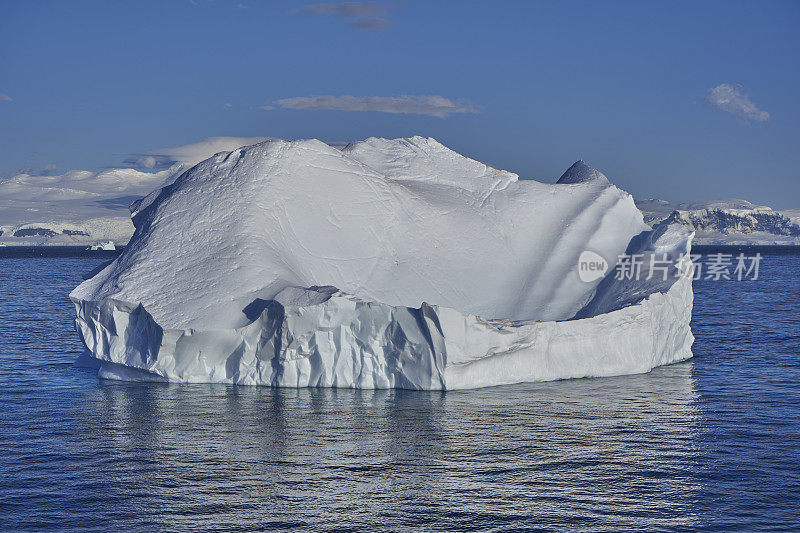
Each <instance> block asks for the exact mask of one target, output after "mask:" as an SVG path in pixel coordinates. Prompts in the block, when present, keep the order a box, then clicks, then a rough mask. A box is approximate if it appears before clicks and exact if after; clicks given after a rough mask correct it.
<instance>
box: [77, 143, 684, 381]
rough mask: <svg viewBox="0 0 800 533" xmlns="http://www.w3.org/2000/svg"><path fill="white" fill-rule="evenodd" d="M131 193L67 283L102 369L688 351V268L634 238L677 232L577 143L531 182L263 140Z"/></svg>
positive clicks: (434, 157)
mask: <svg viewBox="0 0 800 533" xmlns="http://www.w3.org/2000/svg"><path fill="white" fill-rule="evenodd" d="M131 210H132V218H133V222H134V225H135V226H136V231H135V233H134V235H133V238H132V239H131V241H130V243H129V244H128V246H127V247H126V248H125V251H124V252H123V253H122V254H121V255H120V256H119V257H118V258H117V259H116V260H115V261H114V262H112V263H111V264H109V265H108V266H107V267H106V268H105V269H103V270H102V271H101V272H99V273H98V274H97V275H95V276H94V277H93V278H91V279H89V280H87V281H85V282H84V283H82V284H81V285H80V286H78V287H77V288H76V289H75V290H74V291H73V292H72V294H71V295H70V296H71V299H72V301H73V302H74V303H75V307H76V310H77V315H78V317H77V320H76V323H77V328H78V331H79V333H80V335H81V337H82V339H83V341H84V343H85V344H86V346H87V347H88V348H89V350H90V352H91V354H92V356H93V357H94V358H96V359H98V360H99V361H100V363H101V364H100V371H99V374H100V376H101V377H106V378H117V379H125V380H164V381H176V382H213V383H234V384H248V385H273V386H287V387H317V386H330V387H351V388H391V387H397V388H409V389H465V388H473V387H483V386H489V385H500V384H507V383H518V382H524V381H543V380H554V379H562V378H576V377H584V376H611V375H619V374H632V373H638V372H647V371H649V370H650V369H652V368H653V367H655V366H658V365H663V364H667V363H671V362H674V361H680V360H683V359H686V358H689V357H691V351H690V349H691V344H692V341H693V336H692V333H691V330H690V328H689V320H690V318H691V308H692V287H691V275H690V269H688V268H687V269H682V270H676V269H674V267H671V268H672V271H671V272H670V275H669V276H667V279H664V276H662V275H661V274H660V273H659V274H657V275H654V276H649V275H648V267H649V265H650V261H649V260H648V258H649V257H650V256H653V255H654V254H656V255H658V259H659V262H660V261H662V260H663V254H667V256H668V257H669V258H671V259H673V260H677V258H678V257H679V256H680V255H681V254H684V253H686V252H687V251H688V249H689V246H690V242H691V238H692V234H691V233H690V232H689V231H688V230H686V229H685V228H684V227H683V226H681V225H679V224H661V225H658V226H656V227H655V228H653V229H651V228H650V227H649V226H647V225H646V224H645V223H644V222H643V219H642V214H641V212H640V211H639V210H638V209H637V208H636V206H635V205H634V202H633V198H632V197H631V196H630V195H629V194H628V193H626V192H624V191H621V190H620V189H618V188H616V187H615V186H613V185H611V183H609V181H608V180H607V179H606V177H605V176H604V175H603V174H601V173H600V172H598V171H597V170H595V169H592V168H590V167H589V166H587V165H586V164H584V163H583V162H578V163H576V164H575V165H573V166H572V167H571V168H570V169H569V170H568V171H567V172H566V173H565V174H564V176H562V178H561V179H560V180H559V181H558V183H555V184H552V183H551V184H546V183H540V182H537V181H533V180H520V179H518V176H517V175H516V174H513V173H511V172H506V171H503V170H497V169H494V168H492V167H489V166H487V165H484V164H482V163H480V162H478V161H474V160H472V159H469V158H467V157H464V156H462V155H460V154H458V153H456V152H454V151H452V150H450V149H448V148H446V147H445V146H443V145H441V144H440V143H438V142H436V141H435V140H433V139H426V138H422V137H414V138H410V139H396V140H387V139H376V138H370V139H367V140H365V141H360V142H355V143H352V144H350V145H348V146H346V147H345V148H342V149H340V148H336V147H332V146H329V145H327V144H325V143H323V142H321V141H318V140H299V141H281V140H276V141H267V142H264V143H261V144H256V145H253V146H249V147H245V148H241V149H238V150H234V151H232V152H223V153H219V154H217V155H215V156H213V157H211V158H210V159H207V160H206V161H203V162H202V163H200V164H198V165H197V166H195V167H193V168H191V169H189V170H188V171H186V172H185V173H184V174H182V175H181V176H179V177H178V178H177V179H176V180H175V181H174V182H173V183H172V184H170V185H167V186H165V187H163V188H161V189H159V190H156V191H154V192H152V193H151V194H150V195H149V196H147V197H146V198H144V199H143V200H141V201H139V202H137V203H134V204H133V205H132V206H131ZM585 251H590V252H592V253H593V254H597V256H600V257H601V258H603V259H604V260H605V261H607V262H608V265H611V266H613V265H615V264H616V263H617V261H618V257H619V256H620V254H624V253H629V254H631V253H640V254H643V256H642V260H641V265H642V272H641V275H639V276H638V277H631V279H627V277H625V278H624V279H621V280H617V279H616V277H618V276H615V272H614V269H613V268H611V269H609V271H608V273H607V274H606V275H605V276H602V275H601V276H599V277H598V278H597V279H593V280H591V281H582V280H581V277H580V276H579V274H578V258H579V257H580V255H581V254H582V253H583V252H585ZM597 256H595V255H593V257H597ZM676 272H678V273H677V274H676V275H672V274H675V273H676ZM680 272H685V273H682V274H681V273H680ZM648 277H649V278H650V279H647V278H648Z"/></svg>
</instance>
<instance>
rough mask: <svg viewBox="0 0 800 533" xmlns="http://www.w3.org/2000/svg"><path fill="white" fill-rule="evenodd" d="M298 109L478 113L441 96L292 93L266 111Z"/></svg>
mask: <svg viewBox="0 0 800 533" xmlns="http://www.w3.org/2000/svg"><path fill="white" fill-rule="evenodd" d="M275 106H277V107H281V108H283V109H302V110H306V111H319V110H333V111H377V112H380V113H402V114H412V115H429V116H432V117H440V118H442V117H446V116H448V115H451V114H453V113H478V112H479V110H478V108H477V107H476V106H475V105H474V104H471V103H469V102H465V101H454V100H450V99H449V98H445V97H443V96H435V95H430V96H408V95H403V96H331V95H325V96H309V97H306V96H295V97H293V98H284V99H282V100H276V101H275V102H273V105H272V106H263V107H262V109H265V110H270V109H274V107H275Z"/></svg>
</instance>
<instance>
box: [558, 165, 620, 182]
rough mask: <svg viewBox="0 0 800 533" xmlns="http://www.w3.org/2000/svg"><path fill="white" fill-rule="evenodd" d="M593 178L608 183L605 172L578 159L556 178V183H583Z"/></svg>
mask: <svg viewBox="0 0 800 533" xmlns="http://www.w3.org/2000/svg"><path fill="white" fill-rule="evenodd" d="M595 180H596V181H600V182H603V183H608V178H607V177H606V175H605V174H603V173H602V172H600V171H599V170H597V169H596V168H592V167H590V166H589V165H587V164H586V163H584V162H583V160H578V161H576V162H575V163H574V164H573V165H572V166H571V167H569V168H568V169H567V171H566V172H564V173H563V174H562V175H561V177H560V178H558V181H557V182H556V183H584V182H587V181H595Z"/></svg>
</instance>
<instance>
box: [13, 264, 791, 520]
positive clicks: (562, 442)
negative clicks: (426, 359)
mask: <svg viewBox="0 0 800 533" xmlns="http://www.w3.org/2000/svg"><path fill="white" fill-rule="evenodd" d="M39 254H41V252H39ZM109 257H110V256H108V255H104V254H97V253H88V252H78V251H74V250H69V251H68V250H51V251H49V252H48V254H47V256H41V255H38V256H37V255H36V254H33V253H30V252H20V251H11V250H8V249H6V250H3V249H0V365H2V366H0V528H3V529H5V530H17V531H18V530H26V529H27V530H41V529H46V528H47V529H49V528H59V529H72V528H78V527H79V528H89V529H97V530H108V529H109V528H125V529H129V530H147V531H152V530H158V529H170V530H174V529H220V528H221V529H238V530H246V529H263V528H269V527H275V528H279V529H292V528H297V529H301V528H308V529H318V530H343V529H344V530H347V529H352V530H367V531H373V530H391V529H394V530H457V531H464V530H507V529H529V530H559V531H564V530H614V531H620V530H681V531H683V530H687V529H707V530H708V529H716V530H725V531H728V530H737V529H738V530H750V531H752V530H768V529H775V530H780V529H792V528H795V527H798V524H799V523H800V503H798V499H800V420H798V415H800V385H798V381H800V304H798V297H799V296H800V255H798V254H791V253H780V254H775V255H772V254H767V255H765V256H764V258H763V260H762V263H761V272H760V277H759V279H758V280H757V281H742V282H738V281H719V282H712V281H699V282H696V283H695V291H696V297H695V312H694V323H693V329H694V332H695V335H696V336H697V341H696V343H695V346H694V353H695V357H694V359H692V360H691V361H689V362H685V363H681V364H676V365H672V366H668V367H663V368H659V369H656V370H654V371H653V372H651V373H649V374H645V375H637V376H625V377H618V378H604V379H581V380H569V381H560V382H554V383H539V384H527V385H517V386H507V387H495V388H489V389H481V390H474V391H462V392H448V393H428V392H414V391H374V392H373V391H350V390H287V389H283V390H272V389H268V388H255V387H229V386H212V385H163V384H138V383H120V382H112V381H100V380H98V379H97V377H96V376H95V374H94V371H92V370H90V369H86V368H79V367H76V366H75V365H74V364H73V362H74V361H75V359H76V358H77V356H78V355H79V354H80V353H81V351H82V347H81V345H80V342H79V340H78V338H77V335H76V334H75V332H74V329H73V326H72V318H73V310H72V307H71V304H70V303H69V300H68V298H67V294H68V293H69V291H70V290H71V289H72V288H73V287H74V286H75V285H77V284H78V283H79V282H80V281H81V279H82V275H84V274H86V273H88V272H89V271H91V270H93V269H94V268H96V267H97V266H98V265H100V264H101V263H102V262H104V261H107V260H108V258H109Z"/></svg>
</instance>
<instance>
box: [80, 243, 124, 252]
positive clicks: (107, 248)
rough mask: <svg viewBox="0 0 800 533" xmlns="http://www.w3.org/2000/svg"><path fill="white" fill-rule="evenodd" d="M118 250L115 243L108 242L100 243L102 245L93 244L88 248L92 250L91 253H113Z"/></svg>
mask: <svg viewBox="0 0 800 533" xmlns="http://www.w3.org/2000/svg"><path fill="white" fill-rule="evenodd" d="M116 249H117V245H116V244H114V241H106V242H100V243H97V244H92V245H90V246H89V247H88V248H87V250H91V251H94V252H97V251H103V252H108V251H111V252H113V251H115V250H116Z"/></svg>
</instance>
